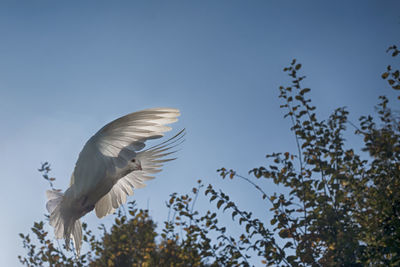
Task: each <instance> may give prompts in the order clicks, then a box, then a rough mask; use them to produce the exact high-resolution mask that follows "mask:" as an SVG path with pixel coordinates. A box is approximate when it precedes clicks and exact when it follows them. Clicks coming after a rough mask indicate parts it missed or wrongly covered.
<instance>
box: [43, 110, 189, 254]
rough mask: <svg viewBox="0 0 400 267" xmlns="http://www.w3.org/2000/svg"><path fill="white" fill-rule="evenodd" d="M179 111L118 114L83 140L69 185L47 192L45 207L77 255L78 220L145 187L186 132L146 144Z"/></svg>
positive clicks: (100, 214)
mask: <svg viewBox="0 0 400 267" xmlns="http://www.w3.org/2000/svg"><path fill="white" fill-rule="evenodd" d="M179 115H180V114H179V110H177V109H171V108H154V109H147V110H143V111H139V112H135V113H131V114H128V115H126V116H124V117H121V118H119V119H117V120H115V121H113V122H111V123H109V124H107V125H106V126H104V127H103V128H102V129H100V130H99V131H98V132H97V133H96V134H95V135H94V136H92V137H91V138H90V139H89V140H88V142H87V143H86V144H85V146H84V148H83V149H82V151H81V153H80V154H79V158H78V161H77V163H76V165H75V169H74V172H73V174H72V176H71V182H70V187H69V188H68V189H67V190H66V191H65V192H64V193H60V192H59V191H54V190H53V191H47V197H48V199H49V200H48V202H47V209H48V211H49V213H50V224H51V225H52V226H53V227H54V233H55V237H56V238H64V239H65V240H66V244H67V246H68V244H69V239H70V238H71V237H72V239H73V241H74V246H75V249H76V252H77V254H79V250H80V246H81V242H82V226H81V222H80V220H79V219H80V218H81V217H82V216H84V215H85V214H87V213H89V212H90V211H92V210H93V209H94V210H95V212H96V215H97V217H99V218H101V217H104V216H106V215H107V214H111V213H113V212H114V211H115V209H117V208H118V207H119V206H120V205H122V204H124V203H125V202H126V198H127V196H129V195H132V194H133V190H132V188H135V189H136V188H140V187H143V186H145V185H144V183H143V182H144V181H146V180H149V179H152V178H154V177H152V176H149V174H152V173H156V172H159V171H161V169H160V167H161V166H162V164H163V163H164V162H166V161H169V160H173V159H171V158H165V157H166V156H168V155H170V154H171V153H173V152H171V151H170V149H171V148H172V147H174V146H175V145H176V143H177V142H179V140H181V138H182V137H183V135H184V130H182V131H181V132H179V133H178V134H177V135H175V136H174V137H172V138H171V139H169V140H167V141H165V142H163V143H161V144H159V145H156V146H154V147H151V148H149V149H146V150H143V149H144V147H145V144H144V142H145V141H147V140H149V139H156V138H160V137H162V136H163V132H166V131H169V130H170V127H168V126H165V125H166V124H169V123H172V122H175V121H176V120H177V117H178V116H179Z"/></svg>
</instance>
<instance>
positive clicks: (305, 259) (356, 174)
mask: <svg viewBox="0 0 400 267" xmlns="http://www.w3.org/2000/svg"><path fill="white" fill-rule="evenodd" d="M388 51H389V52H391V53H392V56H397V55H398V54H399V52H398V50H397V48H396V47H395V46H392V47H390V48H389V50H388ZM301 67H302V66H301V64H299V63H298V62H297V61H296V60H293V61H292V63H291V64H290V65H289V66H288V67H287V68H285V69H284V71H285V72H287V73H288V75H289V78H290V80H291V83H290V85H289V86H281V87H280V88H279V92H280V95H279V98H280V99H281V100H282V101H283V103H282V105H281V108H283V109H284V110H286V114H285V117H287V118H289V119H290V121H291V123H292V127H291V131H292V132H293V134H294V138H295V140H296V148H295V151H296V153H290V152H278V153H271V154H268V155H267V159H268V161H269V162H268V164H267V165H266V166H261V167H257V168H253V169H251V170H250V172H249V177H246V176H243V175H240V174H238V173H237V172H236V171H234V170H232V169H231V170H228V169H226V168H221V169H219V170H218V172H219V174H220V175H221V177H222V178H230V179H241V180H244V181H246V182H247V183H249V184H250V185H251V186H253V187H254V189H255V190H256V191H258V192H259V194H260V197H261V198H262V200H263V201H264V203H265V205H266V206H267V207H270V211H271V214H272V219H271V221H270V222H265V221H263V220H261V219H260V218H256V217H255V216H254V215H253V214H252V213H251V212H248V211H244V210H242V209H240V207H239V205H238V204H237V203H235V201H234V200H232V197H230V196H228V195H227V194H225V193H224V192H223V191H222V190H217V189H215V188H214V187H213V186H212V185H208V186H204V185H203V183H202V182H201V181H198V185H197V187H195V188H193V190H192V192H190V193H189V194H183V195H178V194H176V193H173V194H172V195H171V198H170V200H169V202H168V203H167V208H169V209H170V211H171V212H172V213H173V214H174V215H173V216H172V219H171V220H170V221H167V222H165V223H164V226H163V228H162V229H161V241H159V242H156V241H155V240H156V239H155V238H156V236H157V233H156V232H155V224H154V222H153V221H152V220H151V218H150V217H149V214H148V212H147V211H143V210H137V209H135V208H134V206H133V205H132V204H131V205H130V206H129V208H128V214H123V212H122V211H121V210H120V211H119V212H118V213H117V214H116V215H115V216H116V217H115V224H114V225H113V226H112V228H111V230H110V232H107V231H106V230H105V229H104V234H103V236H102V237H101V239H100V240H98V239H97V238H96V236H95V235H93V234H92V232H91V231H89V230H88V229H87V227H86V226H84V229H85V236H84V241H85V242H87V243H89V245H90V248H91V251H89V252H87V253H86V254H84V255H82V256H81V257H80V258H79V259H78V260H74V258H73V255H70V257H67V256H65V255H66V254H65V252H64V250H63V249H61V248H56V247H57V246H55V245H54V243H53V242H52V241H51V240H49V239H48V238H47V232H45V231H44V230H43V227H44V223H43V222H38V223H35V224H34V227H33V228H32V232H33V233H34V234H35V236H36V238H37V240H38V241H37V243H39V245H40V246H35V245H34V244H33V242H32V240H31V238H30V236H29V235H23V234H21V237H22V238H23V242H24V247H25V248H26V249H27V250H28V253H27V256H26V257H20V261H21V262H22V263H23V264H25V265H27V266H43V265H45V264H47V265H48V266H73V265H77V266H82V265H90V266H249V265H251V262H250V261H251V260H250V254H251V252H253V253H256V254H257V255H258V256H259V257H260V258H261V259H260V260H261V261H262V263H263V264H265V265H269V266H271V265H274V266H364V265H369V266H398V265H400V117H399V115H398V114H396V113H394V112H392V111H391V109H390V108H389V100H388V99H387V98H386V97H384V96H382V97H380V102H379V103H378V106H377V108H376V112H377V113H376V116H375V117H373V116H363V117H361V118H360V120H359V123H358V126H356V125H355V124H354V123H352V122H351V121H349V119H348V111H347V110H346V108H338V109H336V110H335V111H334V112H333V113H332V115H331V116H330V117H329V118H328V119H326V120H321V119H319V118H318V117H317V112H316V107H315V106H314V105H313V104H312V102H311V99H310V97H309V94H310V91H311V90H310V89H309V88H304V87H303V86H302V82H303V80H304V79H305V77H304V76H301V75H300V74H299V72H300V70H301ZM399 77H400V76H399V70H394V69H393V67H392V66H388V68H387V72H385V73H384V74H382V78H383V79H387V80H388V83H389V85H390V86H391V87H392V88H393V89H395V90H399V88H400V87H398V85H399V84H400V80H399ZM399 98H400V97H399ZM349 126H350V128H351V129H353V132H354V134H355V136H356V137H359V138H361V139H362V140H363V142H364V145H363V147H362V148H360V149H358V148H353V147H351V146H350V144H348V143H346V140H345V139H344V133H345V131H346V130H347V128H348V127H349ZM45 167H46V166H45ZM42 171H44V177H45V179H47V180H49V181H50V182H52V180H51V178H49V177H48V175H47V172H46V168H42ZM270 181H272V182H274V183H276V184H278V185H281V186H283V187H285V188H286V189H287V190H285V191H282V192H281V193H278V192H277V193H274V194H273V195H270V196H269V195H267V194H266V193H265V192H264V190H263V189H262V188H263V187H264V186H266V185H268V183H270ZM203 192H204V194H205V195H206V197H207V198H208V199H209V200H210V202H212V203H215V205H216V209H217V210H219V211H217V212H212V211H210V210H208V211H206V212H205V213H203V214H201V213H200V212H199V211H198V210H196V209H195V203H196V199H197V198H198V197H199V196H200V195H201V194H202V193H203ZM254 196H256V195H254ZM221 211H225V212H229V213H230V214H231V216H232V220H233V222H234V223H237V224H239V226H241V227H242V232H241V234H239V235H238V236H233V235H231V234H230V233H229V231H227V229H226V227H225V226H223V225H221V223H220V222H219V221H218V218H219V214H220V213H219V212H221ZM253 262H254V261H253Z"/></svg>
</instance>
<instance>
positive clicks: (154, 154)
mask: <svg viewBox="0 0 400 267" xmlns="http://www.w3.org/2000/svg"><path fill="white" fill-rule="evenodd" d="M184 135H185V130H182V131H180V132H179V133H178V134H177V135H175V136H174V137H172V138H170V139H169V140H167V141H165V142H163V143H161V144H159V145H157V146H154V147H151V148H149V149H146V150H144V151H141V152H139V153H137V156H136V158H137V159H139V160H140V162H141V164H142V170H141V171H133V172H131V173H129V174H127V175H126V176H124V177H122V178H121V179H119V180H118V182H117V183H116V184H115V185H114V186H113V188H112V189H111V191H110V192H109V193H108V194H106V195H105V196H104V197H102V198H101V199H100V200H99V201H98V202H97V203H96V207H95V210H96V215H97V217H99V218H102V217H104V216H106V215H107V214H112V213H114V211H115V210H116V209H117V208H118V207H119V206H120V205H122V204H124V203H125V202H126V199H127V196H129V195H132V194H133V190H132V187H133V188H135V189H137V188H142V187H144V186H146V185H145V184H144V182H145V181H147V180H151V179H154V176H151V174H154V173H157V172H160V171H161V167H162V166H163V163H164V162H167V161H171V160H174V159H175V158H171V157H169V156H170V155H171V154H173V153H174V152H176V151H173V150H172V149H173V148H174V147H176V146H177V145H178V144H180V143H181V142H182V141H183V137H184Z"/></svg>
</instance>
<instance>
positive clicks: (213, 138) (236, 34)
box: [0, 0, 400, 266]
mask: <svg viewBox="0 0 400 267" xmlns="http://www.w3.org/2000/svg"><path fill="white" fill-rule="evenodd" d="M399 8H400V2H399V1H378V0H376V1H256V0H254V1H235V0H233V1H231V0H230V1H222V0H221V1H47V0H42V1H28V0H26V1H22V0H21V1H1V2H0V121H1V126H0V127H1V128H0V129H1V131H0V151H1V153H0V167H1V174H0V179H1V183H2V186H1V187H0V210H1V212H2V215H1V218H2V219H1V227H0V236H1V238H0V266H19V262H18V260H17V255H18V254H23V253H24V251H23V249H22V244H21V241H20V239H19V237H18V233H20V232H23V233H27V232H28V230H29V229H30V227H31V226H32V223H33V221H34V220H41V219H43V214H44V213H45V201H46V199H45V190H46V189H47V184H46V182H45V181H44V180H43V179H41V176H40V174H39V173H38V172H37V169H38V167H39V166H40V163H41V162H44V161H49V162H50V163H51V164H52V168H53V172H52V173H53V175H54V176H55V177H57V184H56V186H57V187H60V188H63V189H65V188H66V187H67V184H68V181H69V177H70V175H71V172H72V170H73V167H74V164H75V161H76V159H77V156H78V153H79V152H80V150H81V148H82V146H83V145H84V143H85V142H86V140H87V139H88V138H89V137H90V136H91V135H92V134H94V133H95V132H96V131H97V130H98V129H100V127H102V126H103V125H104V124H105V123H107V122H109V121H111V120H113V119H115V118H117V117H119V116H122V115H125V114H127V113H130V112H133V111H137V110H140V109H143V108H149V107H159V106H167V107H175V108H179V109H180V110H181V112H182V116H181V119H180V121H179V122H178V123H176V124H175V125H173V126H174V132H176V131H177V130H178V129H181V128H183V127H185V128H186V129H187V137H186V142H185V144H184V145H183V146H182V149H181V151H180V152H179V154H178V156H179V159H178V160H176V161H174V162H170V163H169V164H167V166H166V167H165V168H164V171H163V172H161V173H160V174H158V175H157V179H156V180H154V181H151V182H149V183H148V184H149V185H148V186H147V187H146V188H144V189H141V190H138V191H136V193H135V196H134V197H132V199H136V200H137V202H138V205H139V207H142V208H146V207H147V206H148V207H149V208H150V211H151V215H152V216H153V218H154V219H155V220H156V221H157V222H159V224H161V223H162V221H163V220H165V219H166V217H167V210H166V208H165V207H164V202H165V201H166V200H167V199H168V196H169V194H171V193H172V192H180V193H185V192H188V191H189V190H190V189H191V188H192V187H193V186H194V185H195V184H196V180H197V179H199V178H201V179H203V181H204V182H205V183H206V184H208V183H213V184H214V185H215V186H216V187H217V188H223V189H224V190H225V191H226V192H228V193H230V194H231V196H232V197H233V199H234V200H237V202H238V203H239V205H240V206H241V207H243V208H245V209H252V210H254V211H255V212H256V213H257V214H259V215H260V217H261V218H268V216H267V213H266V212H265V208H264V207H263V208H258V207H259V206H257V205H258V204H259V202H257V201H254V200H252V199H256V198H255V195H254V193H255V192H254V191H253V189H252V188H250V187H249V186H247V185H246V184H243V183H240V181H221V179H219V178H218V175H217V173H216V170H217V169H218V168H220V167H222V166H225V167H227V168H235V169H236V170H237V171H238V172H240V173H243V174H246V173H247V171H248V170H250V169H252V168H253V167H258V166H260V165H262V164H263V163H264V162H265V158H264V155H265V154H267V153H270V152H274V151H288V150H290V151H291V150H293V147H294V139H293V136H292V135H291V134H290V132H289V127H290V124H289V121H287V120H284V119H283V114H284V112H283V111H282V110H280V109H279V105H280V102H279V100H278V97H277V96H278V89H277V88H278V86H279V85H281V84H286V83H287V82H288V79H287V78H286V76H285V74H284V73H283V72H282V69H283V67H285V66H286V65H288V64H289V63H290V61H291V60H292V59H293V58H297V59H298V60H299V61H300V62H301V63H303V71H304V72H303V73H304V74H306V75H307V80H306V81H305V84H306V85H307V86H309V87H311V89H312V92H311V96H312V97H313V99H314V103H315V104H316V105H317V106H318V110H319V112H320V114H321V115H322V116H328V115H329V114H330V113H331V112H332V111H333V109H334V108H336V107H339V106H348V107H349V110H350V112H351V115H350V118H351V119H352V120H353V121H356V120H357V118H358V116H359V115H361V114H370V113H372V112H373V105H374V104H376V103H377V97H378V96H379V95H382V94H385V95H389V96H391V95H394V92H392V91H391V90H390V89H389V88H388V87H387V86H386V82H384V81H382V79H381V78H380V74H381V73H382V72H383V71H384V70H385V67H386V65H387V64H391V63H392V59H391V58H390V57H389V55H387V54H385V50H386V48H387V47H388V46H389V45H392V44H396V43H397V44H398V43H399V36H400V35H399V32H400V16H399V13H398V10H399ZM171 134H172V133H171ZM263 187H264V188H265V190H267V191H268V192H273V190H274V187H272V186H271V185H270V184H268V183H264V184H263ZM199 208H207V206H206V201H200V202H199ZM84 220H85V221H86V222H88V223H89V225H90V226H91V227H92V228H96V227H97V226H98V225H99V224H100V223H105V224H106V225H109V223H110V221H111V218H110V217H109V218H105V219H102V220H98V219H96V218H95V216H93V215H89V216H86V217H85V218H84Z"/></svg>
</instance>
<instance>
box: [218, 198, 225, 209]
mask: <svg viewBox="0 0 400 267" xmlns="http://www.w3.org/2000/svg"><path fill="white" fill-rule="evenodd" d="M222 204H224V201H223V200H222V199H221V200H220V201H218V203H217V208H220V207H221V205H222Z"/></svg>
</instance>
